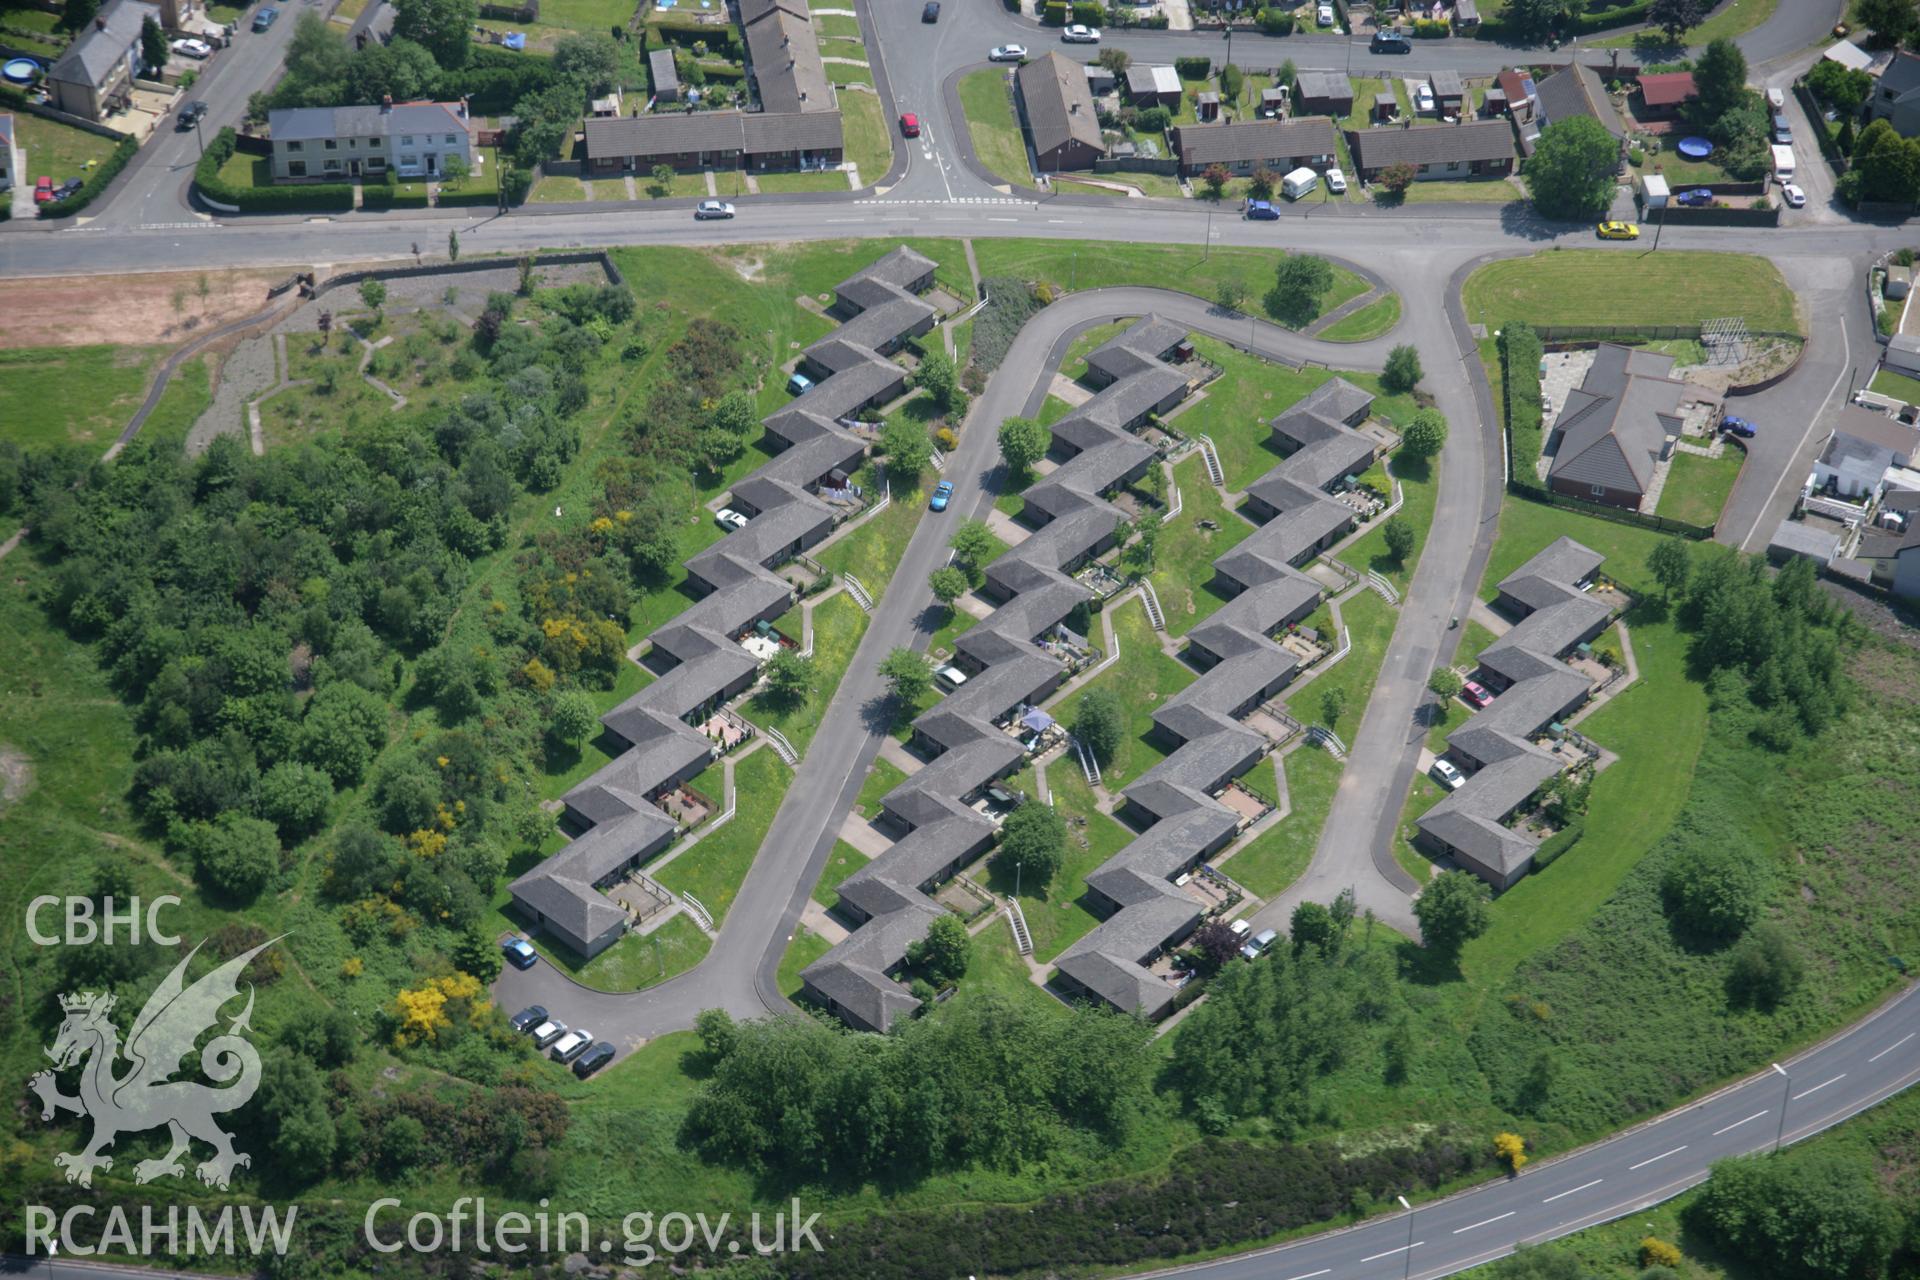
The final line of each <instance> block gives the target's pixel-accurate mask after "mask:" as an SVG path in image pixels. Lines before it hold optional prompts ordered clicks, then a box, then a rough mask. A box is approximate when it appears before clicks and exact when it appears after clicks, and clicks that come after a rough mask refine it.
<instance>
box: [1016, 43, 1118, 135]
mask: <svg viewBox="0 0 1920 1280" xmlns="http://www.w3.org/2000/svg"><path fill="white" fill-rule="evenodd" d="M1014 79H1015V80H1016V81H1017V82H1018V83H1019V86H1020V101H1021V102H1022V103H1023V104H1025V106H1026V112H1027V128H1028V129H1029V130H1030V131H1031V132H1032V134H1033V146H1034V150H1035V151H1037V152H1040V153H1041V154H1045V153H1047V152H1050V151H1053V150H1055V149H1057V148H1059V147H1063V146H1065V145H1067V144H1068V143H1070V142H1078V143H1081V144H1083V145H1085V146H1089V147H1092V148H1093V149H1094V150H1096V151H1105V150H1106V141H1105V139H1104V138H1103V137H1102V136H1101V134H1100V120H1099V117H1098V116H1097V115H1096V113H1095V112H1094V109H1093V94H1092V92H1091V91H1090V90H1088V88H1087V73H1086V72H1085V71H1083V70H1081V68H1080V64H1079V63H1077V62H1074V61H1072V60H1070V59H1067V58H1063V57H1061V56H1060V55H1059V54H1058V53H1053V52H1048V53H1046V54H1044V55H1042V56H1041V57H1038V58H1035V59H1034V60H1033V61H1031V62H1029V63H1027V64H1026V65H1025V66H1023V67H1021V68H1020V70H1018V71H1016V72H1015V73H1014Z"/></svg>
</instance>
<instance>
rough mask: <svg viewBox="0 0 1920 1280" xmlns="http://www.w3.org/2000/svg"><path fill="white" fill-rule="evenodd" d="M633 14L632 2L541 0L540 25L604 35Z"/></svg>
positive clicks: (617, 0)
mask: <svg viewBox="0 0 1920 1280" xmlns="http://www.w3.org/2000/svg"><path fill="white" fill-rule="evenodd" d="M633 11H634V0H544V2H543V3H542V4H541V6H540V22H541V24H542V25H543V26H550V27H566V28H568V29H569V30H572V31H587V32H593V33H596V34H599V35H605V34H606V33H607V32H608V31H609V30H611V29H612V28H613V27H616V26H621V27H624V26H626V25H627V22H628V20H629V19H631V18H632V17H633Z"/></svg>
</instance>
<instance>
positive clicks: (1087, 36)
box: [1060, 22, 1100, 44]
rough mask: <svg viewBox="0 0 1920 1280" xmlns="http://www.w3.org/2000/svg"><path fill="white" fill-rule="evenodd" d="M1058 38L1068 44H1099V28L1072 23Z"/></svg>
mask: <svg viewBox="0 0 1920 1280" xmlns="http://www.w3.org/2000/svg"><path fill="white" fill-rule="evenodd" d="M1060 38H1061V39H1062V40H1064V41H1066V42H1067V43H1068V44H1099V43H1100V28H1098V27H1089V26H1085V25H1083V24H1081V23H1078V22H1076V23H1073V24H1072V25H1071V26H1069V27H1068V28H1067V29H1066V30H1065V31H1062V32H1061V33H1060Z"/></svg>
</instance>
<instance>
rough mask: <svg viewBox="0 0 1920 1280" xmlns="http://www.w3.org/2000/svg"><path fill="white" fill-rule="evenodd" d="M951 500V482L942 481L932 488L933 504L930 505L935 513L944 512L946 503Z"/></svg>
mask: <svg viewBox="0 0 1920 1280" xmlns="http://www.w3.org/2000/svg"><path fill="white" fill-rule="evenodd" d="M952 500H953V481H951V480H942V481H941V482H940V483H939V484H937V485H935V486H933V502H932V503H931V504H930V505H931V506H932V507H933V509H934V510H935V511H945V510H946V509H947V503H949V502H951V501H952Z"/></svg>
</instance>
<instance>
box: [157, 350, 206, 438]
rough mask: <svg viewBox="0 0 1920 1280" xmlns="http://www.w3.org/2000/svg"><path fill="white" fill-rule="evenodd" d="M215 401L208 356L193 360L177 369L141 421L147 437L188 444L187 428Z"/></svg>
mask: <svg viewBox="0 0 1920 1280" xmlns="http://www.w3.org/2000/svg"><path fill="white" fill-rule="evenodd" d="M212 403H213V388H212V383H211V379H210V377H209V374H208V371H207V358H206V357H205V356H201V357H199V358H197V359H194V360H189V361H187V362H186V363H185V364H183V365H181V366H180V367H179V368H178V369H176V370H174V373H173V377H172V378H170V379H168V381H167V389H166V390H165V391H163V392H161V393H160V403H159V404H157V405H155V406H153V412H152V413H150V414H148V415H147V420H146V421H145V422H143V423H141V424H140V438H141V439H142V440H145V441H149V442H153V441H178V442H180V443H181V444H185V442H186V438H187V431H188V430H189V429H190V428H191V427H192V426H193V424H194V423H195V422H197V421H199V418H200V415H201V414H203V413H205V412H206V411H207V406H208V405H210V404H212Z"/></svg>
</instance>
